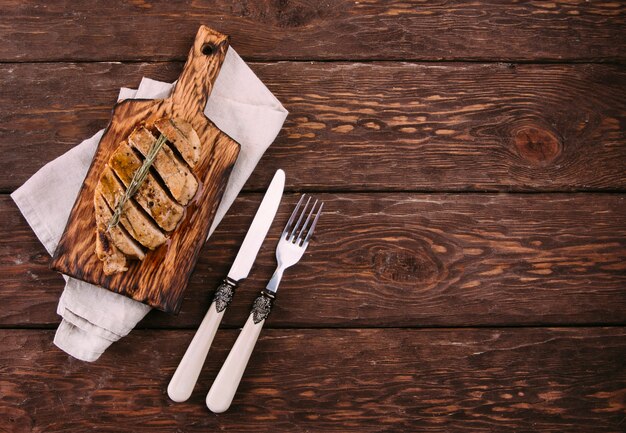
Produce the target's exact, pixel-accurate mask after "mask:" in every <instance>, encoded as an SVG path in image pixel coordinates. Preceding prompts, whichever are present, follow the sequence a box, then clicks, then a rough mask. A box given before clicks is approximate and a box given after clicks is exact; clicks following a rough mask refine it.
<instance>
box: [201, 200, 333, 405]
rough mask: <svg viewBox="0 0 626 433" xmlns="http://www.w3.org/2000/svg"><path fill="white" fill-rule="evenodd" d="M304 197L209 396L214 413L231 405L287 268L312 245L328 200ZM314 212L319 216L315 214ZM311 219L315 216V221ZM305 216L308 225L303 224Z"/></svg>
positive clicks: (208, 402)
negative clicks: (272, 267) (276, 264)
mask: <svg viewBox="0 0 626 433" xmlns="http://www.w3.org/2000/svg"><path fill="white" fill-rule="evenodd" d="M304 198H305V195H302V197H300V201H298V204H297V205H296V208H295V209H294V211H293V213H292V214H291V216H290V217H289V221H287V225H286V226H285V229H284V230H283V232H282V234H281V235H280V240H279V241H278V245H277V246H276V261H277V262H278V266H277V267H276V271H274V275H272V278H271V279H270V281H269V283H267V286H266V287H265V289H264V290H263V291H261V295H259V297H257V298H256V299H255V300H254V303H253V304H252V311H251V312H250V316H248V320H247V321H246V324H245V325H244V327H243V329H242V330H241V333H240V334H239V337H237V341H235V344H234V345H233V348H232V349H231V350H230V353H229V354H228V357H227V358H226V361H224V365H222V368H221V369H220V372H219V373H218V374H217V377H216V378H215V381H214V382H213V385H212V386H211V389H210V390H209V393H208V394H207V396H206V405H207V407H208V408H209V409H210V410H211V411H212V412H215V413H221V412H224V411H226V410H228V408H229V407H230V404H231V403H232V401H233V397H234V396H235V393H236V392H237V387H239V382H241V378H242V376H243V372H244V371H245V369H246V366H247V365H248V361H249V359H250V355H252V350H253V349H254V345H255V344H256V341H257V339H258V338H259V334H260V333H261V329H262V328H263V324H264V323H265V319H267V316H268V315H269V314H270V311H271V309H272V303H273V302H274V299H276V291H277V290H278V285H279V284H280V280H281V279H282V277H283V273H284V272H285V269H287V268H289V267H290V266H293V265H295V264H296V263H298V262H299V261H300V259H301V258H302V255H303V254H304V252H305V251H306V249H307V247H308V246H309V241H310V240H311V236H312V235H313V232H314V230H315V226H316V225H317V221H318V220H319V217H320V215H321V213H322V208H323V207H324V203H323V202H320V201H319V200H315V201H314V202H313V205H312V206H311V207H310V209H309V204H311V197H308V199H307V200H306V203H305V202H304ZM302 203H305V204H304V208H303V209H302V212H299V211H300V207H301V206H302ZM318 203H319V206H318ZM305 215H306V219H305ZM313 215H315V216H314V217H313ZM296 218H297V220H296ZM311 218H313V219H312V220H311ZM303 219H304V224H302V220H303ZM294 221H295V224H294Z"/></svg>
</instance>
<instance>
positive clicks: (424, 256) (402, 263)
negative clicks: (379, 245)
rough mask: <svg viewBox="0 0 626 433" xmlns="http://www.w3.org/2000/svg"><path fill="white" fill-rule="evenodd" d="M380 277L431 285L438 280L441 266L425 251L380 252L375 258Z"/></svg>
mask: <svg viewBox="0 0 626 433" xmlns="http://www.w3.org/2000/svg"><path fill="white" fill-rule="evenodd" d="M373 265H374V269H375V271H376V273H377V274H378V276H380V277H383V278H385V279H388V280H391V281H396V282H407V281H419V282H421V283H425V284H428V283H431V282H432V281H434V280H436V279H437V276H438V275H439V273H440V272H439V271H440V267H441V264H440V263H439V262H438V260H437V259H436V258H435V257H433V256H432V255H431V254H428V253H427V252H426V251H425V250H422V249H420V250H417V251H408V250H404V249H403V250H392V251H390V250H387V249H384V250H379V251H377V252H376V253H375V255H374V257H373Z"/></svg>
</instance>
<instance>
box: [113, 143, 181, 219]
mask: <svg viewBox="0 0 626 433" xmlns="http://www.w3.org/2000/svg"><path fill="white" fill-rule="evenodd" d="M142 164H143V161H142V160H141V158H139V157H138V156H137V155H136V154H135V152H134V151H133V149H132V148H131V147H130V146H129V145H128V143H127V142H126V141H123V142H122V143H121V144H120V145H119V147H118V148H117V149H116V150H115V153H113V156H111V159H110V160H109V165H110V166H111V168H112V169H113V171H115V173H116V174H117V176H118V177H119V178H120V180H121V181H122V183H124V186H125V187H128V185H129V184H130V182H131V180H132V179H133V176H134V175H135V172H136V171H137V170H139V168H140V167H141V165H142ZM133 198H134V199H135V200H136V201H137V203H138V204H139V205H140V206H141V207H142V208H143V210H145V211H146V212H147V213H148V214H149V215H150V216H151V217H152V218H154V221H156V223H157V224H158V225H159V226H160V227H161V228H163V230H166V231H172V230H174V229H175V228H176V225H177V224H178V222H179V221H180V220H181V218H182V217H183V214H184V208H183V207H182V206H181V205H179V204H178V203H176V201H174V200H173V199H172V198H171V197H170V196H169V194H168V193H167V192H166V191H165V190H164V189H163V187H162V186H161V185H160V184H159V182H158V181H157V180H156V179H155V178H154V176H153V175H152V174H148V176H147V177H146V179H145V180H144V182H143V183H142V184H141V186H140V187H139V189H138V190H137V192H136V193H135V195H134V196H133Z"/></svg>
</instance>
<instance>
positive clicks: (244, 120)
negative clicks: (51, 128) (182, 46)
mask: <svg viewBox="0 0 626 433" xmlns="http://www.w3.org/2000/svg"><path fill="white" fill-rule="evenodd" d="M172 88H173V84H170V83H163V82H159V81H154V80H151V79H148V78H144V79H142V81H141V84H140V85H139V88H138V89H137V90H133V89H127V88H122V89H121V90H120V94H119V99H127V98H152V99H156V98H163V97H166V96H167V95H169V93H170V92H171V90H172ZM204 113H205V114H206V116H207V117H208V118H209V119H211V121H213V123H215V124H216V125H217V126H218V127H219V128H220V129H221V130H222V131H224V132H225V133H227V134H228V135H230V136H231V137H232V138H234V139H235V140H236V141H237V142H239V143H240V144H241V152H240V154H239V158H238V159H237V162H236V164H235V167H234V168H233V171H232V173H231V175H230V178H229V181H228V184H227V187H226V190H225V192H224V196H223V198H222V202H221V203H220V206H219V208H218V210H217V213H216V216H215V221H214V223H213V226H212V227H211V230H210V232H209V236H210V235H211V233H213V230H215V227H216V226H217V224H219V222H220V221H221V219H222V218H223V217H224V214H226V211H227V210H228V208H229V207H230V205H231V204H232V202H233V201H234V200H235V198H236V197H237V195H238V194H239V191H240V190H241V188H242V187H243V185H244V183H245V182H246V180H247V179H248V177H249V176H250V174H251V173H252V171H253V170H254V168H255V166H256V164H257V163H258V162H259V159H261V156H262V155H263V153H264V152H265V150H266V149H267V148H268V147H269V145H270V144H271V143H272V142H273V141H274V139H275V138H276V135H278V132H279V131H280V129H281V127H282V125H283V123H284V121H285V118H286V117H287V110H285V108H283V106H282V105H281V104H280V102H279V101H278V99H276V97H275V96H274V95H273V94H272V93H271V92H270V91H269V90H268V89H267V88H266V87H265V85H263V83H262V82H261V81H260V80H259V78H258V77H257V76H256V75H255V74H254V72H252V70H251V69H250V68H249V67H248V65H246V63H245V62H244V61H243V60H242V59H241V57H239V55H238V54H237V53H236V52H235V50H234V49H232V48H230V49H229V50H228V52H227V53H226V58H225V59H224V63H223V65H222V69H221V70H220V73H219V75H218V77H217V79H216V81H215V85H214V87H213V91H212V92H211V95H210V96H209V100H208V102H207V105H206V108H205V110H204ZM102 134H103V130H102V131H99V132H98V133H97V134H95V135H94V136H93V137H91V138H89V139H87V140H85V141H83V142H82V143H81V144H79V145H78V146H76V147H74V148H73V149H71V150H70V151H68V152H67V153H65V154H64V155H62V156H60V157H58V158H57V159H55V160H54V161H52V162H50V163H48V164H46V165H45V166H44V167H43V168H41V169H40V170H39V171H38V172H37V173H35V174H34V175H33V177H31V178H30V179H29V180H28V181H26V183H25V184H24V185H22V186H21V187H20V188H18V189H17V190H16V191H15V192H14V193H13V194H11V197H12V198H13V200H14V201H15V203H16V204H17V206H18V207H19V209H20V211H21V212H22V214H23V215H24V217H25V218H26V220H27V221H28V224H29V225H30V226H31V228H32V229H33V231H34V232H35V234H36V235H37V237H38V238H39V240H40V241H41V243H43V245H44V246H45V248H46V250H47V251H48V253H50V254H52V253H53V252H54V249H55V248H56V245H57V243H58V241H59V239H60V238H61V235H62V233H63V230H64V228H65V224H66V222H67V219H68V217H69V214H70V211H71V208H72V206H73V204H74V201H75V199H76V196H77V194H78V191H79V188H80V186H81V184H82V182H83V179H84V178H85V175H86V174H87V170H88V168H89V165H90V163H91V159H92V158H93V155H94V152H95V150H96V147H97V145H98V142H99V141H100V138H101V137H102ZM64 278H65V281H66V285H65V289H64V290H63V294H62V295H61V298H60V300H59V306H58V308H57V312H58V314H59V315H60V316H61V317H62V318H63V319H62V321H61V324H60V325H59V328H58V329H57V332H56V335H55V337H54V344H55V345H57V346H58V347H59V348H61V349H62V350H64V351H65V352H67V353H68V354H70V355H72V356H73V357H75V358H78V359H81V360H83V361H89V362H92V361H95V360H97V359H98V358H99V357H100V355H101V354H102V353H103V352H104V351H105V350H106V348H107V347H109V346H110V345H111V344H112V343H113V342H115V341H117V340H119V339H120V338H122V337H124V336H125V335H126V334H128V333H129V332H130V331H131V330H132V329H133V328H134V327H135V325H136V324H137V322H139V321H140V320H141V319H142V318H143V317H144V316H145V315H146V314H147V313H148V311H150V307H148V306H147V305H144V304H141V303H139V302H137V301H134V300H132V299H130V298H126V297H124V296H121V295H118V294H116V293H113V292H111V291H109V290H106V289H103V288H100V287H97V286H94V285H92V284H88V283H85V282H83V281H79V280H76V279H74V278H69V277H67V276H64Z"/></svg>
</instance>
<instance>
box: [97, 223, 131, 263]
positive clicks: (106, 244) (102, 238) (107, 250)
mask: <svg viewBox="0 0 626 433" xmlns="http://www.w3.org/2000/svg"><path fill="white" fill-rule="evenodd" d="M96 255H97V256H98V258H99V259H100V260H102V262H103V264H104V273H105V274H106V275H111V274H115V273H117V272H124V271H127V270H128V267H127V266H126V255H125V254H124V253H123V252H121V251H120V250H119V249H118V248H117V247H116V246H115V245H114V244H113V240H112V239H111V236H110V235H109V233H108V232H107V231H106V226H103V225H98V228H97V229H96Z"/></svg>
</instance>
